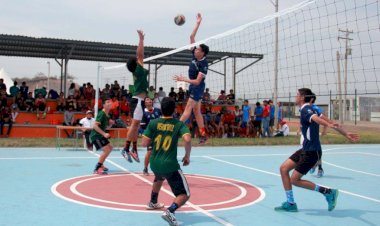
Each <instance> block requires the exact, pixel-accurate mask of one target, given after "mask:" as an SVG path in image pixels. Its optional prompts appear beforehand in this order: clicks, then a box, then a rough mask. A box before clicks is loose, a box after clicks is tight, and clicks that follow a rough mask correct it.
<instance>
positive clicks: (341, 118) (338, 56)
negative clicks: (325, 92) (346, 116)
mask: <svg viewBox="0 0 380 226" xmlns="http://www.w3.org/2000/svg"><path fill="white" fill-rule="evenodd" d="M339 58H340V55H339V51H336V62H337V70H338V92H339V94H338V96H339V98H338V101H339V102H338V103H339V121H340V124H341V125H343V117H342V82H341V78H340V62H339Z"/></svg>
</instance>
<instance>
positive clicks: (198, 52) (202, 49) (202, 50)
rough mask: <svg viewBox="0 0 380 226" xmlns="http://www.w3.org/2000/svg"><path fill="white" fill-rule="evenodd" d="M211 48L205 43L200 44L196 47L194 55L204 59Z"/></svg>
mask: <svg viewBox="0 0 380 226" xmlns="http://www.w3.org/2000/svg"><path fill="white" fill-rule="evenodd" d="M208 51H209V48H208V46H206V45H205V44H200V45H199V47H198V48H196V49H195V52H194V56H195V58H197V59H198V60H200V59H202V58H203V57H205V56H206V55H207V54H208Z"/></svg>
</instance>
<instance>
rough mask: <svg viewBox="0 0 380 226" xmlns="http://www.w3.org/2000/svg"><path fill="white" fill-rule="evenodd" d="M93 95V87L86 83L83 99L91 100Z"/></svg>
mask: <svg viewBox="0 0 380 226" xmlns="http://www.w3.org/2000/svg"><path fill="white" fill-rule="evenodd" d="M93 93H95V91H94V87H93V86H92V85H91V83H89V82H88V83H87V86H86V89H85V90H84V97H86V99H87V100H92V99H94V98H95V96H94V95H93Z"/></svg>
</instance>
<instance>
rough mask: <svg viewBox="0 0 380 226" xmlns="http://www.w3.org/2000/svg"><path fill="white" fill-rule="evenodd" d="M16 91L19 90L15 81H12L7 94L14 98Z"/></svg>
mask: <svg viewBox="0 0 380 226" xmlns="http://www.w3.org/2000/svg"><path fill="white" fill-rule="evenodd" d="M18 91H20V88H18V86H17V81H14V82H13V86H11V88H9V93H10V95H11V97H14V96H16V94H17V93H18Z"/></svg>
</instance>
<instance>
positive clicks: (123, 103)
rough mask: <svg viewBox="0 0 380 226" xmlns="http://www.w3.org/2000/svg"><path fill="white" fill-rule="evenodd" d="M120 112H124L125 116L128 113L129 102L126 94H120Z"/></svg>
mask: <svg viewBox="0 0 380 226" xmlns="http://www.w3.org/2000/svg"><path fill="white" fill-rule="evenodd" d="M120 113H121V114H125V115H126V116H128V115H129V102H128V100H127V97H126V96H121V102H120Z"/></svg>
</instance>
